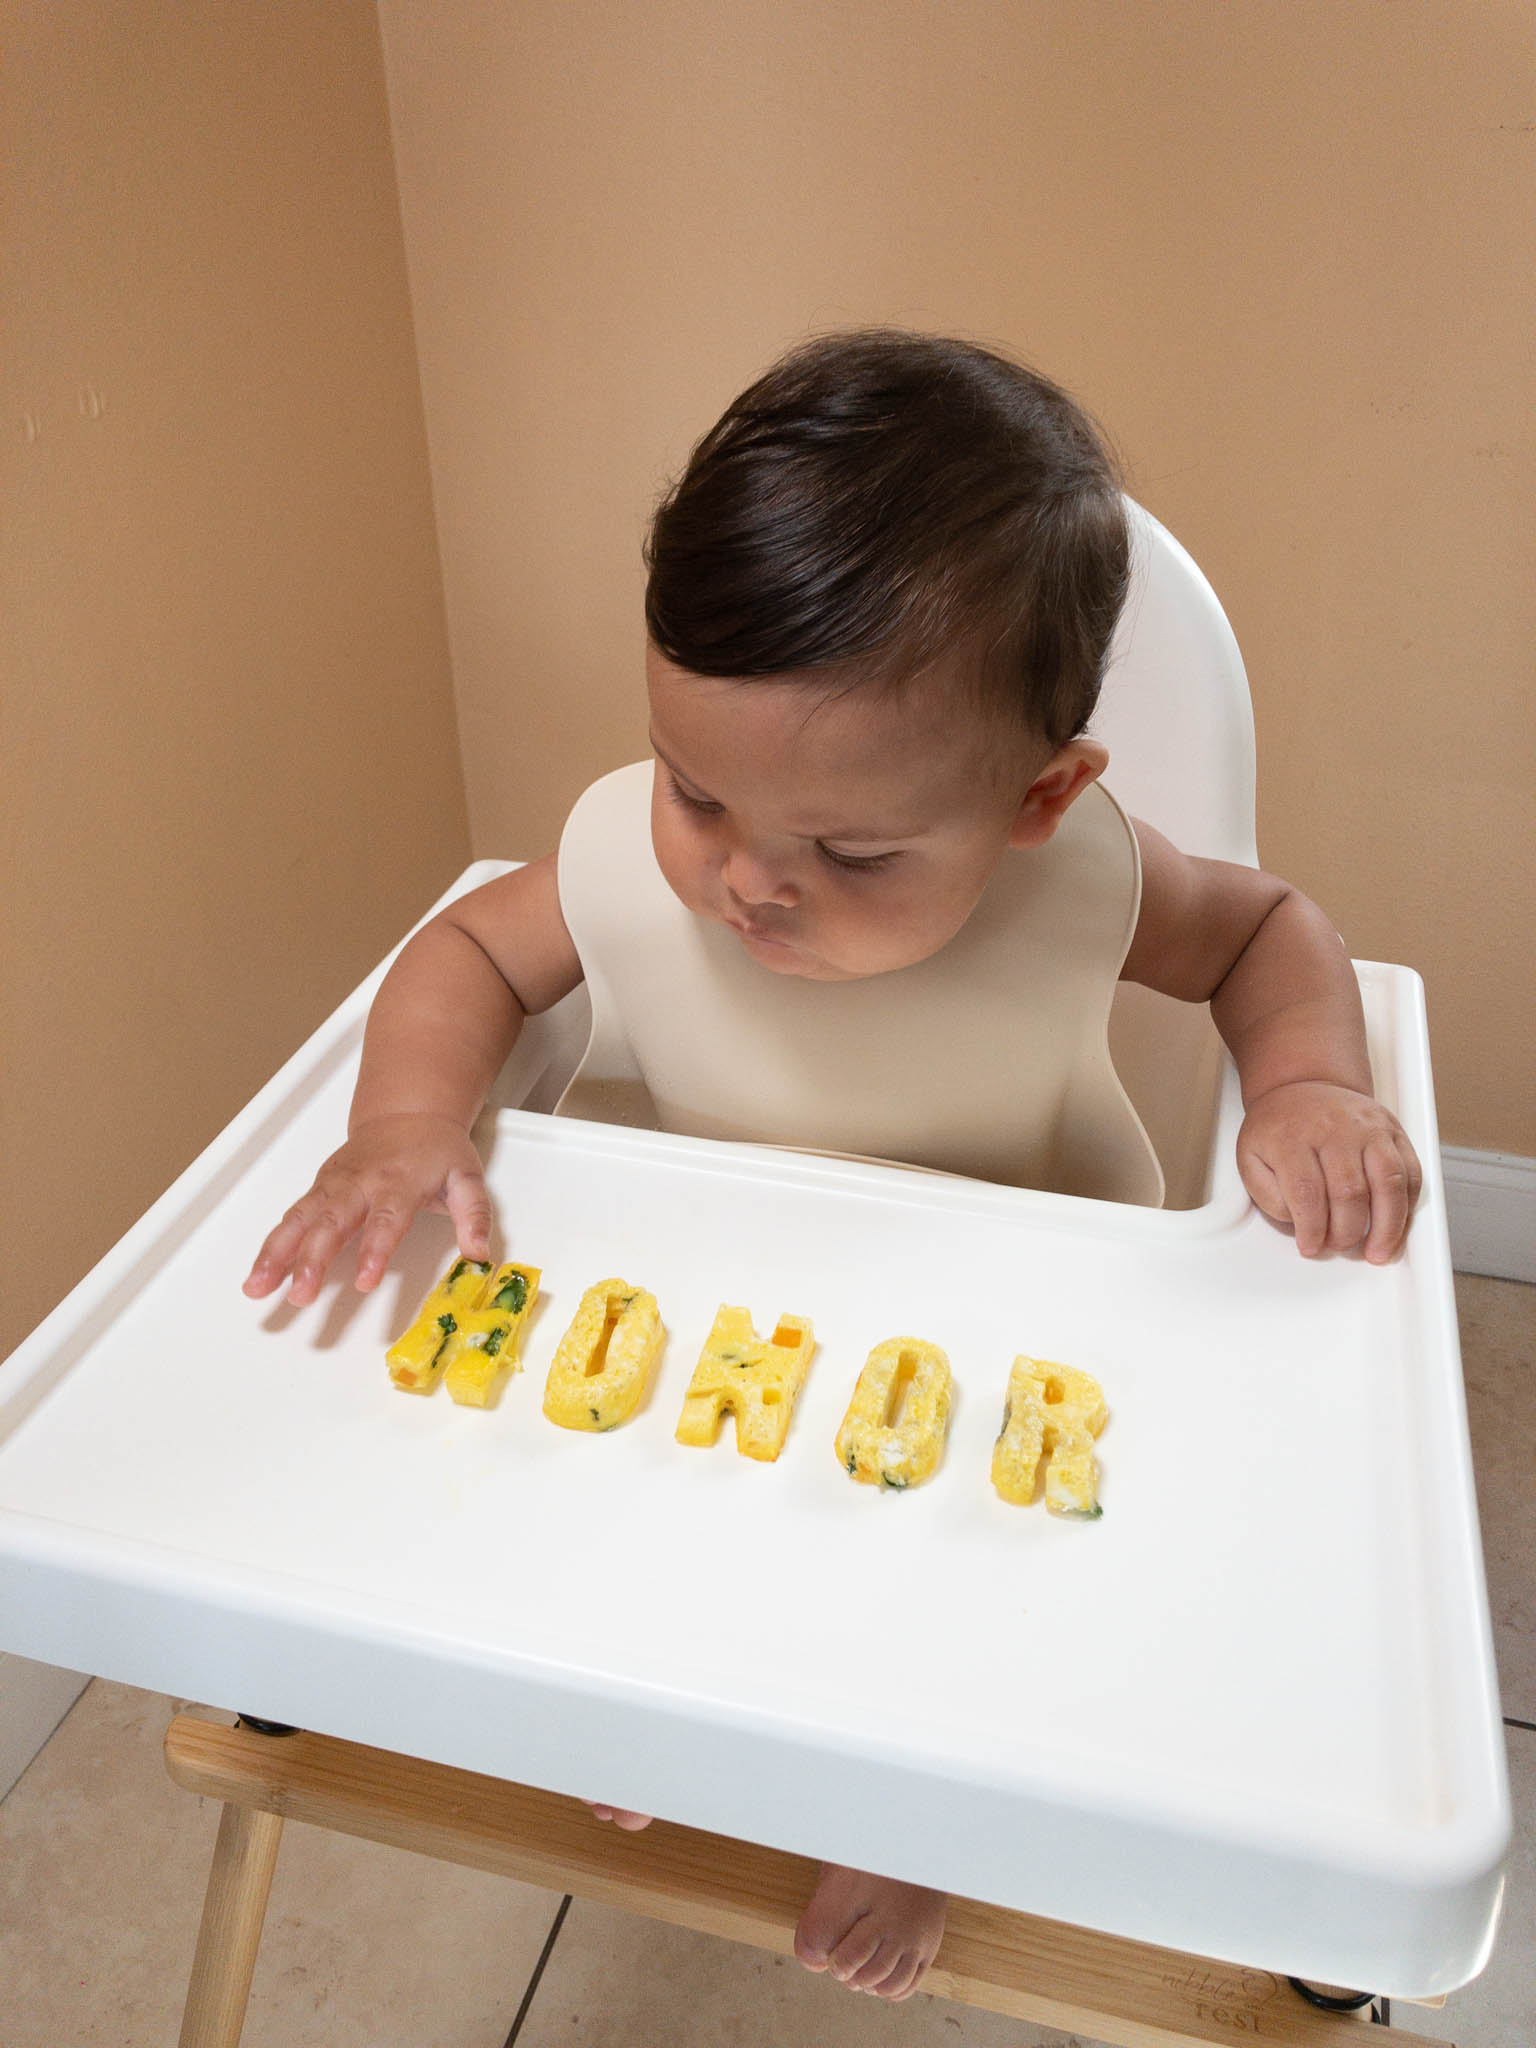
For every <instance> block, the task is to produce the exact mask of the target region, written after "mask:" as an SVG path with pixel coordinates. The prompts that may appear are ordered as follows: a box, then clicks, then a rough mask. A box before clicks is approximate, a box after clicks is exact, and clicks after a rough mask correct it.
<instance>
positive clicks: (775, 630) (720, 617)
mask: <svg viewBox="0 0 1536 2048" xmlns="http://www.w3.org/2000/svg"><path fill="white" fill-rule="evenodd" d="M1129 553H1130V549H1129V534H1128V530H1127V526H1126V518H1125V509H1124V505H1123V502H1122V500H1121V497H1120V491H1119V486H1118V482H1117V479H1116V476H1115V471H1114V466H1113V464H1112V462H1111V460H1110V457H1109V455H1108V452H1107V451H1106V449H1105V447H1104V445H1103V443H1102V441H1101V440H1100V438H1099V435H1098V433H1097V432H1096V431H1095V429H1094V427H1093V425H1092V423H1091V422H1090V421H1089V419H1088V418H1087V416H1086V415H1085V414H1084V413H1083V411H1082V410H1081V409H1080V407H1079V406H1078V405H1077V404H1076V403H1075V402H1074V401H1073V400H1072V399H1071V398H1069V397H1068V396H1067V394H1066V393H1065V392H1064V391H1061V390H1059V389H1058V388H1057V386H1056V385H1054V384H1051V383H1049V382H1048V381H1047V380H1046V379H1045V378H1044V377H1041V376H1039V375H1038V374H1037V373H1036V372H1035V371H1033V370H1030V369H1026V368H1024V367H1023V366H1021V365H1020V364H1018V363H1013V362H1009V361H1008V360H1007V359H1006V358H1005V357H1003V356H1000V355H996V354H994V353H993V352H992V351H991V350H989V349H984V348H978V347H975V346H974V345H973V344H971V343H970V342H964V341H950V340H945V339H943V338H941V337H939V336H936V335H925V334H906V333H900V332H894V331H886V330H879V329H877V330H872V331H868V332H860V333H851V334H833V335H827V336H825V337H823V338H821V339H819V340H816V341H811V342H808V343H806V344H805V345H804V346H802V347H800V348H797V349H795V350H794V351H793V352H792V353H791V354H789V355H787V356H785V357H784V358H783V360H782V361H780V362H779V363H777V364H775V365H774V367H773V368H772V369H771V370H769V371H768V372H767V374H766V375H765V376H763V377H761V378H759V379H758V381H757V382H756V383H755V384H753V385H752V386H751V388H750V389H749V390H747V391H744V392H743V393H742V395H741V396H740V398H738V399H737V400H736V401H735V403H734V404H733V405H731V406H729V407H728V408H727V410H726V412H725V414H724V415H723V417H722V418H721V419H720V421H719V423H718V424H717V425H716V426H715V427H713V428H712V429H711V431H710V432H709V433H708V434H706V435H705V437H704V439H703V440H702V441H701V442H700V443H699V445H698V446H697V447H696V448H695V449H694V451H693V454H692V456H691V457H690V459H689V462H688V467H687V469H686V470H685V471H684V472H683V475H682V477H681V478H680V479H679V480H678V482H677V483H676V484H675V485H674V486H673V487H672V489H671V490H670V491H669V492H668V493H667V496H666V497H665V498H664V499H663V501H662V503H661V506H660V508H659V510H658V511H657V513H656V517H655V519H654V521H653V523H652V527H651V533H650V538H649V540H648V542H647V545H646V563H647V567H648V568H649V571H650V577H649V582H648V584H647V586H646V599H645V617H646V625H647V628H648V630H649V633H650V637H651V640H652V641H653V642H654V644H655V646H656V647H657V648H658V649H659V650H660V652H661V653H662V654H664V655H665V656H666V657H667V659H668V660H669V661H672V662H675V663H676V664H677V666H678V667H680V668H684V669H688V670H691V671H692V672H693V673H694V674H696V675H709V676H744V677H745V676H769V675H782V674H784V673H786V672H787V671H789V670H812V671H814V670H838V671H841V672H845V673H846V672H849V671H851V672H852V677H853V679H854V680H864V679H868V680H871V681H880V682H885V683H889V684H895V683H898V682H900V681H902V680H904V679H907V678H910V677H912V676H914V675H916V674H918V673H920V672H921V670H922V669H923V668H925V667H926V666H927V665H928V663H929V662H931V661H932V660H934V658H935V657H937V656H938V655H939V654H941V653H943V652H946V651H947V650H949V649H951V648H955V647H962V648H965V647H968V648H973V649H974V651H975V657H976V658H975V662H974V666H973V669H972V674H973V676H974V680H975V684H976V687H977V688H978V690H979V692H980V695H981V698H982V701H983V702H985V703H987V704H988V705H991V706H995V707H997V708H999V709H1002V710H1003V711H1005V712H1006V713H1007V714H1008V716H1009V717H1010V719H1011V720H1012V721H1013V722H1014V723H1015V724H1019V723H1022V724H1023V725H1025V726H1026V727H1027V728H1028V730H1029V731H1030V732H1032V733H1038V734H1039V735H1041V736H1042V737H1043V738H1044V739H1046V740H1048V741H1049V742H1050V744H1051V745H1052V746H1062V745H1064V744H1065V743H1066V741H1068V740H1069V739H1073V738H1075V737H1076V736H1077V735H1078V734H1079V733H1080V732H1081V731H1082V730H1083V728H1084V726H1085V725H1086V724H1087V722H1088V719H1089V717H1090V715H1091V714H1092V711H1093V707H1094V704H1095V703H1096V701H1097V699H1098V694H1099V687H1100V684H1101V682H1102V680H1103V672H1104V660H1105V655H1106V653H1107V651H1108V647H1109V639H1110V635H1111V633H1112V632H1113V631H1114V626H1115V621H1116V619H1117V618H1118V617H1119V614H1120V608H1121V605H1122V604H1123V603H1124V601H1125V592H1126V584H1127V579H1128V575H1129Z"/></svg>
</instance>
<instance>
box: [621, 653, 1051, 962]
mask: <svg viewBox="0 0 1536 2048" xmlns="http://www.w3.org/2000/svg"><path fill="white" fill-rule="evenodd" d="M646 666H647V678H648V682H649V686H650V699H651V743H652V745H653V747H654V748H655V751H656V756H657V762H658V766H657V771H656V787H655V795H654V798H653V800H652V806H651V836H652V840H653V842H654V845H655V848H656V858H657V861H658V862H659V863H660V866H661V871H662V873H663V874H664V875H665V876H666V878H667V881H668V882H669V883H670V885H671V887H672V888H673V890H674V891H675V892H676V894H677V896H678V897H679V898H680V899H681V901H682V902H683V903H684V904H686V905H687V907H688V909H689V910H691V911H693V912H695V913H696V914H697V915H698V916H701V917H709V918H714V919H715V920H717V921H718V922H719V923H721V924H728V925H730V926H731V927H732V929H733V930H734V931H735V932H736V933H737V934H738V935H739V937H740V939H741V943H742V945H743V946H745V948H746V949H747V951H748V952H749V953H750V954H751V955H752V957H753V958H754V959H755V960H757V961H760V962H761V964H762V965H763V966H764V967H769V968H772V969H773V970H774V972H775V973H778V974H799V975H804V976H806V977H808V978H809V979H811V980H814V981H852V980H857V979H859V978H860V977H862V976H864V975H869V974H884V973H886V972H888V971H889V970H891V969H892V968H897V967H910V966H911V965H913V963H914V962H916V961H918V960H926V959H927V958H928V956H929V955H930V954H931V953H936V952H937V951H938V949H939V948H940V947H941V946H942V945H944V944H945V943H946V942H947V941H948V940H950V939H951V938H953V937H954V935H955V933H956V932H957V931H958V930H959V929H960V927H961V925H962V924H964V922H965V920H966V918H967V917H969V915H970V913H971V911H972V910H973V909H974V908H975V906H976V903H977V900H978V898H979V897H980V895H981V892H982V889H983V888H984V887H985V885H986V882H987V879H988V877H989V876H990V875H991V873H992V870H993V869H994V867H995V866H996V865H997V862H998V861H999V859H1000V858H1001V857H1002V854H1003V853H1004V851H1005V850H1006V848H1007V847H1008V845H1009V843H1010V839H1011V838H1012V836H1013V834H1014V829H1015V826H1016V822H1017V818H1018V813H1019V806H1020V801H1021V798H1022V796H1023V794H1024V792H1025V790H1026V789H1027V788H1028V787H1029V785H1030V781H1031V777H1032V774H1033V773H1034V769H1035V765H1036V764H1035V763H1034V762H1033V761H1032V759H1031V757H1030V756H1028V754H1027V753H1026V750H1025V748H1024V747H1023V745H1022V743H1020V745H1019V761H1018V772H1017V774H1012V775H1005V774H1002V773H999V767H998V763H997V760H996V758H995V755H996V750H997V747H998V745H999V744H1000V742H999V740H998V737H997V735H996V734H995V733H992V732H990V731H988V730H987V729H985V728H983V727H979V726H978V725H977V722H976V721H975V718H974V715H972V716H970V717H967V716H965V715H964V714H963V713H961V712H960V711H959V710H958V709H957V699H956V695H955V693H953V692H951V691H949V690H946V689H943V688H942V687H937V688H934V689H933V690H925V691H912V692H907V693H903V694H901V695H897V696H891V695H888V694H885V693H882V692H879V691H875V690H870V689H852V690H849V691H848V692H847V693H846V694H844V695H842V696H840V697H834V698H831V699H828V700H824V701H823V700H820V699H818V697H817V696H816V694H815V692H814V691H812V690H808V689H807V688H805V687H804V686H803V685H800V684H796V683H784V682H776V681H772V680H769V681H763V680H760V679H756V678H754V679H752V680H750V681H745V682H734V681H731V680H730V679H728V678H717V677H712V676H697V675H693V674H691V673H689V672H688V671H687V670H685V669H679V668H675V667H674V666H673V665H672V664H671V663H670V662H669V661H667V660H666V659H665V658H664V657H663V656H661V655H660V654H658V653H657V652H656V650H655V649H654V648H651V649H650V650H649V651H648V655H647V664H646ZM989 750H990V753H989Z"/></svg>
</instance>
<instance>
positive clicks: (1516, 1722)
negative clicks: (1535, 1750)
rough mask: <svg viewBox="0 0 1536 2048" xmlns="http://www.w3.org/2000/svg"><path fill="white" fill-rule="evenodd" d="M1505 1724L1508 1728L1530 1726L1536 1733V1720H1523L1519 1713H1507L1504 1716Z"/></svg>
mask: <svg viewBox="0 0 1536 2048" xmlns="http://www.w3.org/2000/svg"><path fill="white" fill-rule="evenodd" d="M1504 1726H1505V1727H1506V1728H1529V1729H1530V1731H1531V1733H1532V1734H1533V1735H1536V1721H1522V1720H1521V1719H1520V1716H1519V1715H1518V1714H1506V1715H1505V1716H1504Z"/></svg>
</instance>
